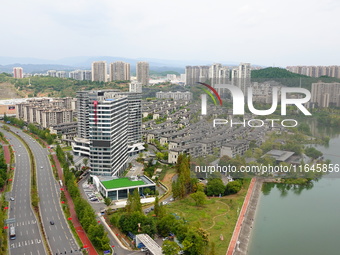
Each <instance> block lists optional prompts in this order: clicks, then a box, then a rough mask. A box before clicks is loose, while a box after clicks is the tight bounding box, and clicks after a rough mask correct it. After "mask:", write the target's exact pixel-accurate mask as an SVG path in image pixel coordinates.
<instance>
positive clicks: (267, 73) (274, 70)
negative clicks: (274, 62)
mask: <svg viewBox="0 0 340 255" xmlns="http://www.w3.org/2000/svg"><path fill="white" fill-rule="evenodd" d="M251 78H308V76H306V75H301V74H297V73H292V72H290V71H288V70H286V69H283V68H279V67H268V68H264V69H260V70H253V71H251Z"/></svg>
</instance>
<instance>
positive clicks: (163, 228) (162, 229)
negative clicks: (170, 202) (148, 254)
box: [157, 214, 177, 236]
mask: <svg viewBox="0 0 340 255" xmlns="http://www.w3.org/2000/svg"><path fill="white" fill-rule="evenodd" d="M176 225H177V220H176V218H175V216H174V215H172V214H168V215H165V216H164V217H163V218H161V219H159V220H158V222H157V231H158V233H159V234H160V235H161V236H168V235H169V233H170V232H175V229H176Z"/></svg>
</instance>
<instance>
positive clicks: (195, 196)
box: [190, 191, 207, 206]
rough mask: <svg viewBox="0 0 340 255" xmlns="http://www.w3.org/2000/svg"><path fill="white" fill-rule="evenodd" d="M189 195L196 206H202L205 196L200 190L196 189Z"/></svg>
mask: <svg viewBox="0 0 340 255" xmlns="http://www.w3.org/2000/svg"><path fill="white" fill-rule="evenodd" d="M190 197H191V198H192V199H193V200H195V204H196V206H203V205H204V203H205V201H206V200H207V196H206V195H205V194H204V192H202V191H197V192H195V193H192V194H191V195H190Z"/></svg>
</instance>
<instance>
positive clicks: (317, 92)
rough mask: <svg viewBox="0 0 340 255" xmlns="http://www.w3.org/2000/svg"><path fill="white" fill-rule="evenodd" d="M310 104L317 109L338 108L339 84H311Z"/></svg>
mask: <svg viewBox="0 0 340 255" xmlns="http://www.w3.org/2000/svg"><path fill="white" fill-rule="evenodd" d="M311 103H317V106H318V107H322V108H324V107H329V106H336V107H340V83H336V82H333V83H324V82H318V83H312V93H311Z"/></svg>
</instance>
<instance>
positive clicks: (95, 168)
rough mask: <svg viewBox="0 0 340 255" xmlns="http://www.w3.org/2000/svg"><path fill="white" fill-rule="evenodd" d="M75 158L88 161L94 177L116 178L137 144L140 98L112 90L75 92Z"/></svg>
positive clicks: (138, 148) (139, 125) (139, 132)
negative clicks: (76, 129)
mask: <svg viewBox="0 0 340 255" xmlns="http://www.w3.org/2000/svg"><path fill="white" fill-rule="evenodd" d="M77 109H78V137H76V138H75V139H74V143H73V144H72V147H73V151H74V153H75V154H76V155H87V156H89V158H90V168H91V169H90V170H91V174H94V175H120V174H121V173H122V171H124V169H125V168H126V164H127V158H128V156H129V155H134V154H137V153H139V151H140V150H142V149H144V147H143V146H142V143H141V137H142V131H141V126H142V114H141V94H140V93H129V92H120V91H116V90H99V91H80V92H77Z"/></svg>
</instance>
